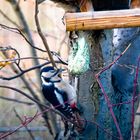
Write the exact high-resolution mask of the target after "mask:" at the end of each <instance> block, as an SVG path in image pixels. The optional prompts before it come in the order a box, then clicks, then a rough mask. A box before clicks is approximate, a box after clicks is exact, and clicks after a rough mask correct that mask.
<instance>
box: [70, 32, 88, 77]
mask: <svg viewBox="0 0 140 140" xmlns="http://www.w3.org/2000/svg"><path fill="white" fill-rule="evenodd" d="M80 35H81V34H80ZM89 65H90V53H89V43H88V40H87V38H86V37H85V35H81V36H80V37H78V36H77V37H76V36H74V37H73V39H72V42H71V48H70V53H69V58H68V69H69V71H70V73H71V74H72V75H80V74H83V73H85V72H86V71H87V70H88V69H89Z"/></svg>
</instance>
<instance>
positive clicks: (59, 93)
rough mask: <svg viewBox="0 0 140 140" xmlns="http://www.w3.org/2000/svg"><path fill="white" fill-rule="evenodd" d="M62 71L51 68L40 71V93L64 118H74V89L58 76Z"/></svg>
mask: <svg viewBox="0 0 140 140" xmlns="http://www.w3.org/2000/svg"><path fill="white" fill-rule="evenodd" d="M61 72H62V69H57V70H56V69H54V68H53V67H51V66H48V67H44V68H42V69H41V80H42V92H43V95H44V97H45V99H47V100H48V101H49V102H50V103H51V104H52V105H53V106H54V107H55V108H56V109H57V110H59V111H60V112H61V113H62V114H63V115H64V116H65V117H67V118H69V119H70V118H72V117H74V116H73V115H74V114H73V113H74V111H77V110H78V109H77V107H76V103H77V95H76V92H75V90H74V88H73V87H72V86H71V85H70V84H69V83H67V82H65V81H64V80H63V79H62V78H61V77H60V74H61Z"/></svg>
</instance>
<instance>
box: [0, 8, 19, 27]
mask: <svg viewBox="0 0 140 140" xmlns="http://www.w3.org/2000/svg"><path fill="white" fill-rule="evenodd" d="M0 13H1V14H2V15H3V17H4V18H6V19H7V20H8V21H9V22H11V23H12V24H13V25H15V26H16V27H17V28H19V29H21V27H20V26H19V25H18V24H17V23H16V22H15V21H13V20H12V19H11V18H9V17H8V16H7V15H6V14H5V13H4V12H3V11H2V10H0Z"/></svg>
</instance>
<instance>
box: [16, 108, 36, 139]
mask: <svg viewBox="0 0 140 140" xmlns="http://www.w3.org/2000/svg"><path fill="white" fill-rule="evenodd" d="M14 112H15V115H16V117H17V118H18V119H19V120H20V122H21V123H22V121H23V120H22V118H21V117H20V115H19V114H18V112H17V111H16V109H15V108H14ZM24 127H25V129H26V130H27V132H28V133H29V135H30V137H31V139H32V140H35V137H34V135H33V134H32V132H31V131H30V130H29V129H28V127H27V126H24Z"/></svg>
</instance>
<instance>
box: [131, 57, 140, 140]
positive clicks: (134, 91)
mask: <svg viewBox="0 0 140 140" xmlns="http://www.w3.org/2000/svg"><path fill="white" fill-rule="evenodd" d="M139 67H140V56H139V58H138V64H137V69H136V74H135V79H134V85H133V87H134V89H133V100H132V129H131V130H132V140H134V121H135V101H134V99H135V97H136V91H137V83H138V74H139Z"/></svg>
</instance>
